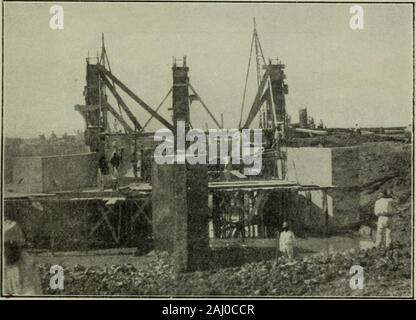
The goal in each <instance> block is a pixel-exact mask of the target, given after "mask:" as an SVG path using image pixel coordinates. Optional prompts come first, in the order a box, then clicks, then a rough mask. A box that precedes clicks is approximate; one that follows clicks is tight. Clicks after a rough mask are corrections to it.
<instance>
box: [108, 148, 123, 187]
mask: <svg viewBox="0 0 416 320" xmlns="http://www.w3.org/2000/svg"><path fill="white" fill-rule="evenodd" d="M122 153H123V152H122V151H120V152H119V151H118V148H116V149H115V151H114V153H113V156H112V157H111V160H110V163H111V165H112V168H113V172H112V175H113V178H114V179H115V180H116V183H115V190H118V188H119V179H120V171H119V170H120V169H119V168H120V164H121V159H122Z"/></svg>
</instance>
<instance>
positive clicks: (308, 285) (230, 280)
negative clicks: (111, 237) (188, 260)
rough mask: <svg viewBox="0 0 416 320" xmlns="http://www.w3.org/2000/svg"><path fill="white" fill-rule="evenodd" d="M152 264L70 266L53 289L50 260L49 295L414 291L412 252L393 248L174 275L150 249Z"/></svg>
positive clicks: (44, 271)
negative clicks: (360, 283) (360, 278)
mask: <svg viewBox="0 0 416 320" xmlns="http://www.w3.org/2000/svg"><path fill="white" fill-rule="evenodd" d="M147 258H149V259H148V263H147V264H144V265H142V266H140V267H137V266H133V265H131V264H124V265H112V266H110V267H100V266H95V267H83V266H80V265H76V266H74V267H73V268H70V269H67V268H65V267H64V269H65V288H64V290H51V289H50V288H49V279H50V274H49V267H50V266H49V265H42V267H41V275H42V281H43V287H44V290H45V293H46V294H63V295H139V296H140V295H145V296H151V295H162V296H188V295H197V296H218V295H220V296H273V297H277V296H334V295H335V296H409V295H411V251H410V248H409V247H406V246H403V245H400V244H398V243H395V244H394V246H393V247H392V248H390V249H388V250H387V249H369V250H365V251H364V250H361V251H354V250H351V251H347V252H344V253H336V254H330V255H326V254H315V255H311V256H307V257H304V258H302V259H297V260H295V261H293V262H290V261H287V260H286V259H285V258H283V257H281V258H278V259H273V260H268V261H261V262H253V263H246V264H243V265H242V266H239V267H231V268H221V269H211V270H209V271H200V272H190V273H184V274H181V275H179V276H178V275H175V273H174V272H173V266H172V263H171V257H170V256H169V255H168V254H167V253H165V252H151V253H150V254H149V255H148V256H147ZM353 265H360V266H362V267H363V268H364V289H363V290H359V289H357V290H352V289H351V288H350V279H351V275H350V268H351V266H353Z"/></svg>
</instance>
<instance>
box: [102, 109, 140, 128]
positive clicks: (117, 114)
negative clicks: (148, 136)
mask: <svg viewBox="0 0 416 320" xmlns="http://www.w3.org/2000/svg"><path fill="white" fill-rule="evenodd" d="M104 106H105V107H106V108H107V110H108V111H110V113H111V114H112V115H113V117H114V118H116V119H117V120H118V122H120V124H121V125H122V126H123V128H124V130H126V132H128V133H132V132H133V131H134V130H133V129H132V128H131V127H130V126H129V125H128V123H127V122H126V121H124V119H123V118H122V117H121V115H120V114H119V113H118V112H117V111H116V110H115V109H114V108H113V107H112V106H111V105H110V104H109V103H108V102H106V103H105V104H104Z"/></svg>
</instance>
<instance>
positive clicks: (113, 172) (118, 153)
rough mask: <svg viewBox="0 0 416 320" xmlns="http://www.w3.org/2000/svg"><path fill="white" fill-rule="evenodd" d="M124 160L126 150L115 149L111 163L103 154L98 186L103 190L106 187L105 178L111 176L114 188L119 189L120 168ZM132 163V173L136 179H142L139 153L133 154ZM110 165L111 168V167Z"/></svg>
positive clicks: (99, 167)
mask: <svg viewBox="0 0 416 320" xmlns="http://www.w3.org/2000/svg"><path fill="white" fill-rule="evenodd" d="M123 158H124V150H123V149H122V148H121V149H120V148H118V147H117V146H115V147H114V151H113V152H112V154H111V158H110V162H109V163H108V161H107V159H106V157H105V155H104V154H103V155H102V156H101V157H100V159H99V161H98V184H99V186H100V188H101V189H102V190H103V189H104V185H105V180H106V178H105V177H108V176H111V179H112V181H113V182H114V183H113V187H114V189H115V190H118V189H119V185H120V166H121V163H122V160H123ZM130 163H131V166H132V172H133V176H134V178H135V179H138V178H139V177H140V160H139V157H138V156H137V152H133V154H132V155H131V157H130ZM109 164H110V166H109Z"/></svg>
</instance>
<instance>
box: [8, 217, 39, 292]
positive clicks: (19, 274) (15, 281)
mask: <svg viewBox="0 0 416 320" xmlns="http://www.w3.org/2000/svg"><path fill="white" fill-rule="evenodd" d="M3 228H4V258H5V259H4V261H5V264H4V269H3V272H4V273H3V276H4V278H3V280H4V282H3V292H4V293H5V295H7V296H26V295H32V296H33V295H40V294H42V289H41V282H40V275H39V269H38V267H37V265H36V263H35V261H34V260H33V259H32V257H31V256H30V255H29V254H28V253H27V252H25V250H23V244H24V237H23V232H22V230H21V229H20V227H19V225H18V224H17V223H16V222H15V221H12V220H7V219H5V220H4V223H3Z"/></svg>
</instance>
